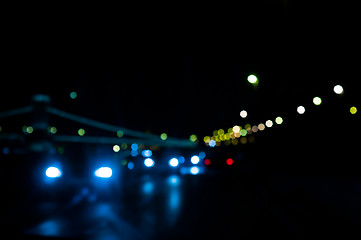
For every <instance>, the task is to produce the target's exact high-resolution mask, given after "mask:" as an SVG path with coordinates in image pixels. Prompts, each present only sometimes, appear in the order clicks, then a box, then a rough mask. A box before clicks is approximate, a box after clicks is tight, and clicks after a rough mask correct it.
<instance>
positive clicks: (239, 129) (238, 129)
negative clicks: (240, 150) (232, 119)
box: [232, 125, 241, 133]
mask: <svg viewBox="0 0 361 240" xmlns="http://www.w3.org/2000/svg"><path fill="white" fill-rule="evenodd" d="M232 130H233V132H235V133H238V132H239V131H241V128H240V127H239V126H237V125H236V126H234V127H233V128H232Z"/></svg>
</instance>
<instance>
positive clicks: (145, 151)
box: [142, 150, 153, 157]
mask: <svg viewBox="0 0 361 240" xmlns="http://www.w3.org/2000/svg"><path fill="white" fill-rule="evenodd" d="M152 155H153V152H152V150H143V151H142V156H143V157H151V156H152Z"/></svg>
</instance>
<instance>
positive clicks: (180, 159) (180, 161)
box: [178, 156, 186, 163]
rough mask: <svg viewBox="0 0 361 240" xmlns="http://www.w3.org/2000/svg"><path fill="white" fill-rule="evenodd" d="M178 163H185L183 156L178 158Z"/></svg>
mask: <svg viewBox="0 0 361 240" xmlns="http://www.w3.org/2000/svg"><path fill="white" fill-rule="evenodd" d="M178 161H179V163H184V162H185V161H186V159H185V158H184V157H183V156H180V157H179V158H178Z"/></svg>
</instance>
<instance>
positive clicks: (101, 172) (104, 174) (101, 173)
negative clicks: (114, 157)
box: [94, 167, 113, 178]
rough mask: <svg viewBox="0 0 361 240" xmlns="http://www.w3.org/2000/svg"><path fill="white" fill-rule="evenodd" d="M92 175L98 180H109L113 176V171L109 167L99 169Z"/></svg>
mask: <svg viewBox="0 0 361 240" xmlns="http://www.w3.org/2000/svg"><path fill="white" fill-rule="evenodd" d="M94 175H95V176H96V177H100V178H110V177H111V176H112V175H113V171H112V169H111V168H110V167H101V168H98V169H97V170H95V172H94Z"/></svg>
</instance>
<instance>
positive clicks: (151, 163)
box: [144, 158, 155, 167]
mask: <svg viewBox="0 0 361 240" xmlns="http://www.w3.org/2000/svg"><path fill="white" fill-rule="evenodd" d="M154 164H155V162H154V160H153V159H151V158H146V159H145V160H144V165H145V166H146V167H153V166H154Z"/></svg>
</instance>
